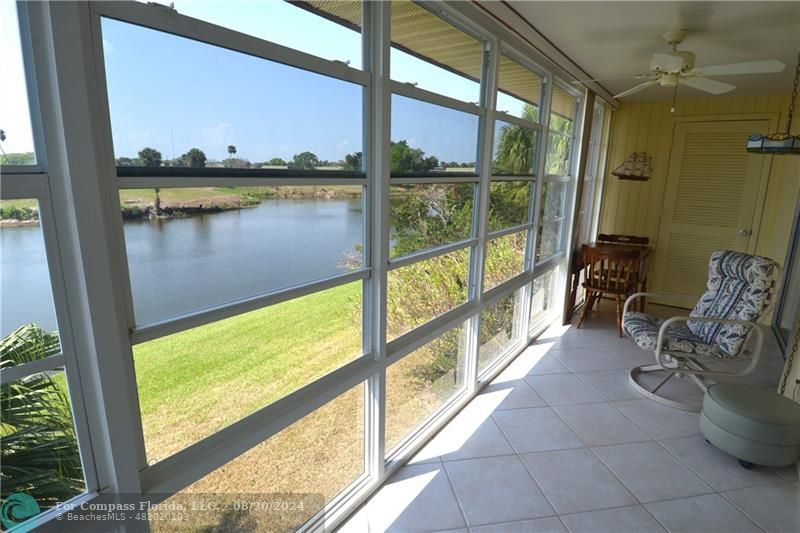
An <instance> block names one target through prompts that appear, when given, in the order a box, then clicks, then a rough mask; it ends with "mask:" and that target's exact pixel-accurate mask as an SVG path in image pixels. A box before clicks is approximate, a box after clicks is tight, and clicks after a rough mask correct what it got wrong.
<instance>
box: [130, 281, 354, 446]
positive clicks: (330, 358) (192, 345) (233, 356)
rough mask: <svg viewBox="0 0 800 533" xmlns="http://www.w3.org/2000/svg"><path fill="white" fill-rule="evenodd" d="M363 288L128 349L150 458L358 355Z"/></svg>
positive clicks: (293, 303)
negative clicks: (134, 371) (134, 373)
mask: <svg viewBox="0 0 800 533" xmlns="http://www.w3.org/2000/svg"><path fill="white" fill-rule="evenodd" d="M360 290H361V283H360V282H355V283H351V284H348V285H344V286H341V287H336V288H334V289H330V290H328V291H324V292H321V293H315V294H311V295H308V296H304V297H302V298H299V299H296V300H291V301H288V302H284V303H281V304H278V305H275V306H271V307H268V308H265V309H261V310H258V311H253V312H250V313H247V314H244V315H239V316H236V317H232V318H228V319H225V320H222V321H219V322H215V323H212V324H208V325H205V326H201V327H198V328H195V329H192V330H188V331H184V332H181V333H177V334H174V335H170V336H168V337H163V338H161V339H157V340H154V341H150V342H147V343H145V344H141V345H137V346H135V347H134V362H135V367H136V379H137V383H138V388H139V401H140V408H141V412H142V423H143V426H144V434H145V443H146V446H147V455H148V458H149V459H154V458H164V457H166V456H167V455H170V454H172V453H174V452H176V451H178V450H180V449H182V448H185V447H186V446H188V445H189V444H192V443H194V442H196V441H197V440H199V439H201V438H203V437H205V436H207V435H210V434H211V433H213V432H215V431H217V430H219V429H221V428H223V427H225V426H227V425H229V424H231V423H232V422H235V421H236V420H239V419H241V418H243V417H244V416H246V415H248V414H250V413H252V412H254V411H256V410H258V409H260V408H261V407H264V406H266V405H268V404H270V403H272V402H274V401H275V400H277V399H279V398H282V397H283V396H286V395H287V394H289V393H291V392H293V391H294V390H297V389H298V388H300V387H302V386H303V385H306V384H308V383H310V382H311V381H313V380H315V379H317V378H319V377H322V376H323V375H325V374H327V373H328V372H330V371H332V370H334V369H335V368H337V367H339V366H341V365H342V364H344V363H345V362H347V361H349V360H352V359H354V358H356V357H357V356H359V355H361V326H360V313H359V312H358V311H357V308H358V307H359V306H358V304H359V302H360Z"/></svg>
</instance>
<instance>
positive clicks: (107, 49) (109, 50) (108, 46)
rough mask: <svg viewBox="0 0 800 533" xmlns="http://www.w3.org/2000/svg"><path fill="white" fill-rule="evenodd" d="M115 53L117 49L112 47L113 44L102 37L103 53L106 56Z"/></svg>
mask: <svg viewBox="0 0 800 533" xmlns="http://www.w3.org/2000/svg"><path fill="white" fill-rule="evenodd" d="M116 51H117V47H116V46H114V43H112V42H111V41H109V40H108V39H106V38H105V37H103V53H104V54H105V55H107V56H110V55H112V54H114V53H115V52H116Z"/></svg>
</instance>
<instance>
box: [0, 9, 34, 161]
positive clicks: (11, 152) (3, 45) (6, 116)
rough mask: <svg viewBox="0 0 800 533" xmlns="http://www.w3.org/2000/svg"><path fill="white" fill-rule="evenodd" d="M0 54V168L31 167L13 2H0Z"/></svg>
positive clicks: (25, 94) (27, 114)
mask: <svg viewBox="0 0 800 533" xmlns="http://www.w3.org/2000/svg"><path fill="white" fill-rule="evenodd" d="M0 54H2V58H3V83H0V102H2V103H3V106H2V109H1V110H0V117H2V123H1V124H0V128H2V129H0V165H33V164H35V163H36V155H35V153H34V149H33V132H32V129H31V117H30V112H29V107H28V91H27V88H26V86H25V72H24V69H23V65H22V46H21V42H20V34H19V23H18V20H17V5H16V2H2V3H0Z"/></svg>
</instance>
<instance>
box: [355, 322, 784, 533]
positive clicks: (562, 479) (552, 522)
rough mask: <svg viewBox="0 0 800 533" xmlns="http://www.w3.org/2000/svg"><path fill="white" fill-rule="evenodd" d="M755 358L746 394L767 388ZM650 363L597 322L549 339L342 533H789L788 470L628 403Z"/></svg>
mask: <svg viewBox="0 0 800 533" xmlns="http://www.w3.org/2000/svg"><path fill="white" fill-rule="evenodd" d="M651 307H656V306H651ZM768 351H770V352H772V353H771V354H768V355H766V356H765V358H764V360H763V361H762V363H761V365H760V367H759V368H758V369H757V371H756V372H755V373H754V374H753V375H751V376H750V377H749V378H748V381H749V382H752V383H754V384H758V385H762V386H774V384H776V383H777V381H778V377H779V374H780V371H781V369H782V366H783V362H782V360H781V359H780V357H779V356H777V355H775V353H776V352H774V351H772V350H768ZM652 361H653V356H652V354H649V353H646V352H643V351H641V350H639V349H638V348H636V347H635V346H634V345H633V343H632V341H630V340H629V339H620V338H619V337H618V336H617V335H616V331H615V330H614V326H613V322H611V321H610V320H608V319H606V318H594V317H592V318H590V319H589V321H588V323H586V324H585V325H584V327H583V328H582V329H580V330H577V329H575V328H574V327H571V328H561V327H553V328H551V329H550V330H548V331H547V332H545V333H544V334H543V335H542V336H541V337H540V338H539V339H538V340H537V341H536V342H535V343H534V344H532V345H531V346H529V347H528V348H527V349H526V350H525V351H524V352H523V353H521V354H520V355H519V356H518V357H517V358H516V359H515V360H514V361H513V362H512V363H511V364H510V365H509V366H508V367H507V368H506V369H505V370H504V371H503V372H502V373H501V374H500V375H499V376H498V377H497V378H496V379H495V380H494V381H493V382H492V383H491V384H490V385H489V386H488V387H486V388H485V389H484V390H483V391H482V392H481V394H479V395H478V396H477V397H476V398H475V399H474V400H473V401H472V402H470V404H468V405H467V406H466V407H465V408H464V409H463V410H462V411H461V412H460V413H459V414H458V415H457V416H456V417H455V418H454V419H453V420H452V421H451V422H450V423H449V424H447V425H446V426H445V427H444V428H443V429H442V430H441V431H440V432H439V433H438V434H437V435H436V436H435V437H434V438H433V439H432V440H431V441H430V442H429V443H428V444H427V445H426V446H425V447H424V448H423V449H422V450H421V451H420V452H419V453H418V454H417V456H416V457H415V458H414V459H412V460H411V461H410V462H409V464H408V465H406V466H404V467H403V468H401V469H400V470H399V471H398V472H397V473H396V474H395V475H394V476H393V477H392V478H391V479H390V480H389V481H388V482H387V483H386V484H385V485H384V486H383V487H382V488H381V489H380V490H379V491H378V493H377V494H375V495H374V496H373V497H372V498H371V499H370V500H369V501H368V502H367V503H366V504H364V506H362V508H361V509H360V510H359V511H358V512H356V513H355V514H354V515H353V516H352V517H351V518H350V520H349V521H348V522H347V523H345V525H344V526H343V527H342V528H341V530H342V531H355V532H363V531H370V532H382V531H472V532H489V531H491V532H501V531H520V532H538V531H543V532H544V531H548V532H556V531H563V532H565V531H570V532H573V533H577V532H583V531H591V532H603V531H608V532H637V533H638V532H647V531H662V532H663V531H665V530H667V531H702V532H726V533H728V532H738V531H775V532H800V482H798V478H797V471H796V469H795V468H794V467H787V468H782V469H771V468H764V467H755V468H753V469H752V470H745V469H743V468H741V467H740V466H739V465H738V463H737V462H736V460H735V459H733V458H731V457H729V456H727V455H725V454H723V453H722V452H720V451H718V450H716V449H715V448H714V447H713V446H711V445H710V444H708V443H706V442H705V440H704V439H703V437H702V436H701V435H700V431H699V428H698V421H697V415H696V414H693V413H689V412H686V411H680V410H676V409H672V408H669V407H664V406H661V405H659V404H657V403H654V402H652V401H650V400H647V399H644V398H642V397H641V396H639V394H638V393H637V392H636V391H635V390H633V389H632V388H631V387H630V385H629V384H628V369H630V368H631V367H633V366H636V365H640V364H649V363H650V362H652ZM666 387H667V389H666V393H667V394H668V395H670V396H672V397H674V398H682V399H687V400H691V401H699V400H700V399H701V398H702V395H701V394H700V392H699V389H697V388H696V387H695V386H694V385H692V384H691V383H686V382H685V381H683V380H679V381H676V380H674V379H673V380H671V382H669V383H668V385H666Z"/></svg>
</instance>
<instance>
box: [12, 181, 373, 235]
mask: <svg viewBox="0 0 800 533" xmlns="http://www.w3.org/2000/svg"><path fill="white" fill-rule="evenodd" d="M306 187H308V186H306ZM313 189H314V190H313V191H309V190H307V189H306V190H304V188H303V187H300V186H298V187H292V186H283V187H276V188H267V189H264V190H261V191H258V193H257V194H248V193H240V192H238V191H235V190H234V191H231V193H230V194H223V195H220V196H216V197H208V196H198V197H196V198H187V199H183V200H181V201H176V200H175V199H173V200H162V202H161V209H160V212H156V210H155V204H154V202H153V201H151V200H150V199H146V200H143V199H140V198H133V199H130V200H124V199H123V198H120V213H121V215H122V220H123V221H135V220H158V219H162V220H169V219H176V218H187V217H191V216H198V215H207V214H213V213H222V212H225V211H235V210H240V209H246V208H249V207H256V206H258V205H260V204H262V203H263V202H264V201H266V200H273V199H287V200H340V199H351V198H358V197H359V196H360V194H361V193H360V187H358V190H355V189H353V190H350V189H338V188H337V189H331V188H326V187H320V186H315V187H313ZM121 192H123V191H121ZM162 198H163V193H162ZM38 225H39V216H38V212H36V211H33V212H32V213H31V216H30V218H0V228H17V227H28V226H38Z"/></svg>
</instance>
